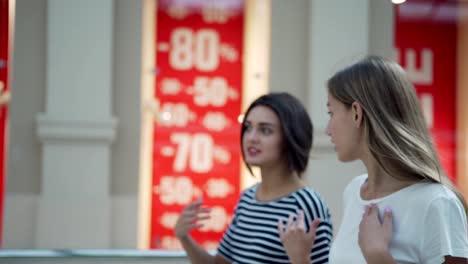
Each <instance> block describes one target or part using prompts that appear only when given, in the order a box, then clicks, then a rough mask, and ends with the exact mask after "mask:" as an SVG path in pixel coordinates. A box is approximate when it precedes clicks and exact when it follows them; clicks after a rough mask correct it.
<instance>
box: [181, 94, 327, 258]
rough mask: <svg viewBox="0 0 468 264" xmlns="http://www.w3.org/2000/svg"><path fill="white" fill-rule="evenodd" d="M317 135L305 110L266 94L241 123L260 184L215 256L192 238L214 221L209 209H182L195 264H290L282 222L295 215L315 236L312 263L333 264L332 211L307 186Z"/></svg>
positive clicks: (196, 205)
mask: <svg viewBox="0 0 468 264" xmlns="http://www.w3.org/2000/svg"><path fill="white" fill-rule="evenodd" d="M312 132H313V127H312V122H311V120H310V117H309V115H308V113H307V111H306V109H305V107H304V106H303V105H302V104H301V103H300V101H299V100H298V99H297V98H295V97H293V96H291V95H290V94H287V93H270V94H266V95H263V96H261V97H259V98H257V99H256V100H255V101H254V102H253V103H252V104H251V105H250V106H249V108H248V109H247V112H246V113H245V117H244V120H243V122H242V129H241V150H242V156H243V158H244V162H245V163H246V164H247V167H248V168H249V169H250V166H258V167H259V168H260V171H261V182H260V183H259V184H256V185H254V186H252V187H250V188H248V189H246V190H245V191H244V192H243V193H242V194H241V197H240V199H239V202H238V204H237V206H236V209H235V212H234V216H233V220H232V223H231V224H230V225H229V228H228V230H227V231H226V233H225V234H224V236H223V238H222V240H221V243H220V245H219V248H218V250H217V253H216V254H215V255H211V254H209V253H208V252H206V251H205V250H204V249H203V248H201V247H200V246H199V245H198V243H197V242H196V241H195V240H193V239H192V238H191V236H190V231H191V230H192V229H195V228H200V227H201V226H202V225H203V220H204V219H206V218H208V217H209V215H208V213H209V209H207V208H206V207H205V206H203V204H202V201H201V200H198V201H195V202H193V203H191V204H190V205H188V206H187V207H186V208H185V209H184V210H183V212H182V214H181V216H180V218H179V219H178V221H177V224H176V227H175V234H176V236H177V237H178V238H179V240H180V242H181V243H182V246H183V247H184V249H185V251H186V252H187V256H188V257H189V259H190V261H191V262H192V263H203V264H206V263H249V264H250V263H289V262H290V260H289V258H288V255H287V254H286V251H285V249H284V248H283V245H282V244H281V239H280V235H279V233H278V229H277V223H278V219H284V220H286V219H287V218H288V216H289V215H290V214H293V215H294V219H295V218H297V219H301V221H302V222H304V221H305V222H307V224H304V229H305V230H309V231H308V234H310V236H311V237H313V238H310V240H311V242H310V243H314V246H313V247H312V245H310V246H309V247H308V251H309V252H308V254H307V256H306V257H307V261H308V263H317V264H319V263H328V255H329V251H330V244H331V239H332V233H333V232H332V224H331V218H330V214H329V210H328V207H327V205H326V203H325V202H324V201H323V200H322V199H321V198H320V195H319V194H318V193H317V192H315V191H314V190H312V189H311V188H309V187H306V186H305V184H304V182H303V181H302V174H303V172H304V171H305V169H306V167H307V164H308V161H309V153H310V150H311V148H312ZM319 218H320V219H321V221H320V224H319V222H318V221H317V219H319ZM292 221H293V217H292V216H291V218H290V220H289V222H292Z"/></svg>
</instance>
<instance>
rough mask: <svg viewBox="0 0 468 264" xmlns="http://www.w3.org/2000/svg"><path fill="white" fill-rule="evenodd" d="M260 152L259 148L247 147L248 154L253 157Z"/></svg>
mask: <svg viewBox="0 0 468 264" xmlns="http://www.w3.org/2000/svg"><path fill="white" fill-rule="evenodd" d="M260 153H261V151H260V150H259V149H258V148H254V147H248V148H247V154H248V155H249V156H251V157H254V156H257V155H258V154H260Z"/></svg>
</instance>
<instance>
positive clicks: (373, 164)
mask: <svg viewBox="0 0 468 264" xmlns="http://www.w3.org/2000/svg"><path fill="white" fill-rule="evenodd" d="M363 162H364V165H365V166H366V168H367V175H368V177H367V181H366V182H365V183H364V184H363V186H362V188H361V197H362V198H363V199H365V200H372V199H377V198H381V197H384V196H387V195H389V194H392V193H394V192H397V191H399V190H401V189H402V188H405V187H407V186H409V185H411V184H414V183H415V181H411V180H408V181H405V180H401V179H403V178H404V177H402V175H390V174H388V173H387V172H385V170H384V169H383V168H382V167H380V166H379V164H378V163H377V161H376V160H375V159H373V158H369V159H363Z"/></svg>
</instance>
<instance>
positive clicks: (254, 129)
mask: <svg viewBox="0 0 468 264" xmlns="http://www.w3.org/2000/svg"><path fill="white" fill-rule="evenodd" d="M244 126H245V132H244V135H243V137H242V147H243V149H242V151H243V152H244V158H245V162H246V163H247V164H249V165H252V166H260V167H267V166H274V165H278V164H280V163H281V160H282V158H281V156H282V155H281V154H282V144H283V140H282V139H283V133H282V130H281V124H280V120H279V118H278V116H277V115H276V113H275V112H273V110H271V109H270V108H268V107H266V106H261V105H259V106H256V107H254V108H252V109H251V110H250V112H249V114H248V115H247V116H246V117H245V120H244Z"/></svg>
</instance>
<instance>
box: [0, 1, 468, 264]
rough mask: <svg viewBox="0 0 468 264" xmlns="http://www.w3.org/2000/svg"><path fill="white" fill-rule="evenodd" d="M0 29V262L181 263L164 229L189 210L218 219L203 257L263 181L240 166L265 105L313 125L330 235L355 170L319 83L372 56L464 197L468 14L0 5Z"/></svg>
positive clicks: (140, 4) (424, 7) (328, 7)
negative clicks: (421, 121)
mask: <svg viewBox="0 0 468 264" xmlns="http://www.w3.org/2000/svg"><path fill="white" fill-rule="evenodd" d="M400 2H403V1H400ZM0 12H1V13H0V56H1V57H0V81H1V87H0V88H1V89H0V91H1V93H0V107H1V110H0V147H1V149H2V152H1V155H0V170H1V172H0V176H1V178H0V179H1V180H0V182H1V184H0V187H1V188H0V208H1V209H2V210H1V211H0V212H1V213H0V222H1V231H0V232H1V241H0V246H1V248H2V250H0V263H3V262H4V263H33V262H37V261H46V260H44V259H47V261H51V262H53V261H59V262H56V263H65V262H66V261H68V258H70V259H73V258H75V257H76V256H78V257H81V259H79V260H77V261H78V262H73V263H88V262H86V261H91V260H88V259H86V257H88V258H91V257H98V258H99V261H105V260H106V259H113V258H115V257H122V256H123V257H128V260H127V261H128V262H132V261H133V262H134V263H136V261H138V260H135V259H138V257H140V256H143V257H146V258H147V259H148V258H149V259H151V261H152V263H155V262H154V261H157V260H160V261H162V262H160V263H163V262H164V261H168V262H173V263H182V262H184V261H185V258H184V254H183V252H181V251H180V250H179V249H180V245H179V243H178V241H177V239H176V238H175V237H174V235H173V233H172V227H173V226H174V223H175V220H176V219H177V217H178V213H180V210H181V209H182V208H183V206H184V205H186V204H187V203H188V202H190V201H192V200H194V199H196V198H199V197H203V198H204V201H205V203H206V204H207V205H209V206H211V207H213V208H214V209H215V210H214V211H213V215H212V220H210V221H209V223H208V225H207V227H206V228H205V229H204V230H201V231H199V232H195V233H194V237H195V238H196V239H197V240H198V241H199V242H200V243H201V244H202V245H203V246H204V247H205V248H207V249H215V248H216V246H217V243H218V241H219V239H220V237H221V235H222V233H223V231H224V230H225V228H226V226H227V225H228V224H229V221H230V216H231V214H232V210H233V207H234V205H235V203H236V202H237V199H238V197H239V194H240V192H241V191H242V190H243V189H244V188H246V187H248V186H250V185H251V184H254V183H255V182H256V181H258V180H259V179H258V177H254V176H251V175H249V174H248V173H247V172H246V170H245V168H244V166H243V164H242V160H241V157H240V149H239V145H240V143H239V142H240V141H239V129H240V126H239V122H240V120H241V119H242V113H243V111H244V110H245V109H246V107H247V106H248V105H249V103H250V102H251V101H252V100H253V99H255V98H256V97H257V96H259V95H261V94H264V93H267V92H270V91H286V92H289V93H291V94H293V95H295V96H297V97H298V98H299V99H300V100H301V101H302V102H303V103H304V104H305V105H306V106H307V108H308V110H309V113H310V115H311V117H312V120H313V123H314V147H313V153H312V156H311V161H310V163H309V167H308V170H307V172H306V175H305V176H304V179H305V181H306V183H307V185H309V186H311V187H312V188H314V189H315V190H317V191H318V192H319V193H320V194H321V196H322V197H323V198H324V199H325V200H326V201H327V203H328V205H329V207H330V209H331V213H332V217H333V224H334V228H335V232H337V230H338V227H339V223H340V222H341V215H342V212H341V210H342V196H341V193H342V191H343V189H344V187H345V185H346V184H347V183H348V182H349V181H350V180H351V179H352V178H353V177H355V176H357V175H360V174H361V173H363V172H364V168H363V166H362V164H361V163H360V162H352V163H346V164H344V163H340V162H338V161H337V159H336V157H335V154H334V150H333V146H332V145H331V143H330V141H329V139H328V137H327V136H326V135H325V127H326V124H327V119H328V117H327V115H326V111H327V110H326V100H327V99H326V98H327V89H326V86H325V83H326V80H327V78H328V77H329V76H331V75H332V74H333V73H334V72H335V71H336V70H338V69H340V68H341V67H343V66H345V65H347V64H349V63H351V62H353V61H355V60H358V59H360V58H362V57H363V56H365V55H368V54H377V55H383V56H386V57H389V58H393V59H395V60H397V61H398V62H399V63H400V64H401V65H402V66H403V67H404V68H405V70H406V71H407V73H408V75H409V76H410V78H411V80H412V81H413V83H414V84H415V87H416V89H417V93H418V96H419V97H420V100H421V106H422V108H423V111H424V114H425V117H426V121H427V124H428V126H429V127H430V129H431V132H432V135H433V137H434V140H435V142H436V145H437V148H438V152H439V156H440V158H441V160H442V163H443V166H444V169H445V172H446V173H447V175H448V176H449V177H450V178H451V179H452V180H453V181H454V182H455V183H456V184H457V186H458V187H459V188H460V189H461V190H462V192H463V193H464V194H465V196H466V195H468V182H467V181H468V168H466V165H465V164H468V163H467V162H466V160H467V159H468V157H467V151H468V146H467V144H466V139H465V138H466V135H468V133H467V132H468V131H467V128H468V122H467V121H468V109H467V106H466V100H467V99H468V79H467V77H466V74H464V73H466V72H467V69H468V65H467V63H468V1H463V0H458V1H456V0H407V1H406V2H403V3H398V2H397V1H395V2H392V1H390V0H291V1H284V0H79V1H78V0H0ZM57 249H61V250H57ZM80 250H81V251H80ZM86 250H91V251H86ZM27 254H31V255H29V257H25V256H26V255H27ZM41 254H42V257H41ZM129 256H130V257H129ZM55 257H58V258H60V260H54V258H55ZM83 257H85V258H83ZM64 258H65V259H64ZM70 261H71V260H70ZM79 261H81V262H79ZM95 261H96V260H92V261H91V262H89V263H94V262H95ZM109 261H112V260H109ZM119 261H122V262H124V261H125V260H122V259H121V260H119ZM114 262H115V260H114ZM41 263H43V262H41ZM44 263H46V262H44ZM115 263H117V262H115ZM118 263H120V262H118ZM138 263H140V262H138ZM156 263H158V262H156ZM164 263H165V262H164Z"/></svg>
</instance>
